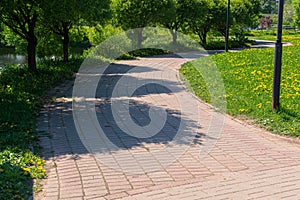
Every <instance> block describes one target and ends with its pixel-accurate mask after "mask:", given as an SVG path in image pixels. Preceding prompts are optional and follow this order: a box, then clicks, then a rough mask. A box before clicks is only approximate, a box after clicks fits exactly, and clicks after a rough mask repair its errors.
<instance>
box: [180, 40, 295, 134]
mask: <svg viewBox="0 0 300 200" xmlns="http://www.w3.org/2000/svg"><path fill="white" fill-rule="evenodd" d="M288 37H291V38H289V40H290V41H292V42H293V44H294V46H291V47H284V49H283V66H282V81H281V109H280V110H279V111H278V112H273V111H272V109H271V106H272V81H273V67H274V66H273V65H274V49H272V48H269V49H249V50H244V51H242V52H231V53H224V54H218V55H213V56H211V57H210V58H200V59H198V60H196V61H193V62H191V63H187V64H185V65H183V67H182V68H181V70H180V72H181V74H183V75H184V76H185V78H186V79H187V80H188V82H189V84H190V86H191V87H192V88H193V90H194V92H195V93H196V95H197V96H199V97H200V98H201V99H203V100H204V101H206V102H210V94H209V93H208V91H207V87H206V83H205V82H204V79H203V78H202V76H201V74H199V72H198V71H197V70H196V69H195V68H194V67H193V65H196V66H197V65H203V64H204V63H205V62H207V60H209V59H212V60H213V61H214V62H215V64H216V66H217V68H218V70H219V71H220V73H221V74H222V78H223V81H224V85H225V90H226V94H225V97H226V100H227V113H229V114H230V115H233V116H240V115H243V116H246V117H247V118H248V119H253V121H254V123H256V124H259V125H261V126H262V127H265V128H266V129H268V130H270V131H272V132H274V133H278V134H285V135H291V136H300V68H299V66H300V58H299V55H300V42H299V39H298V37H293V36H288Z"/></svg>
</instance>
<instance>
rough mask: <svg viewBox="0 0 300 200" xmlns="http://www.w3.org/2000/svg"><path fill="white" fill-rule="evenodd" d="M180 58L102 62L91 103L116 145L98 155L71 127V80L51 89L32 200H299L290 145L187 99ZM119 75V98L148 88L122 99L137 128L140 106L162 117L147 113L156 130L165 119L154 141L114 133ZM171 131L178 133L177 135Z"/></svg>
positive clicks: (299, 149)
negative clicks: (105, 65) (41, 168)
mask: <svg viewBox="0 0 300 200" xmlns="http://www.w3.org/2000/svg"><path fill="white" fill-rule="evenodd" d="M185 56H187V55H185ZM189 56H190V58H195V57H197V56H191V55H189ZM184 62H186V59H182V58H179V57H176V56H173V55H165V56H157V57H152V58H141V59H137V60H130V61H120V62H117V63H114V64H112V65H111V66H110V68H109V70H108V71H107V74H106V76H104V78H103V79H101V80H100V82H99V87H98V88H97V92H96V98H95V99H93V101H95V108H96V109H95V110H96V115H97V119H98V120H99V123H100V125H101V128H102V129H103V130H104V132H105V133H106V135H105V137H107V138H109V141H111V142H112V143H113V144H114V145H115V146H116V148H115V149H112V148H107V147H106V146H105V145H106V144H105V143H102V144H101V141H99V146H100V147H99V149H101V150H99V151H96V152H94V153H92V152H91V151H88V150H87V149H89V146H88V144H86V142H88V140H87V141H83V140H82V138H81V136H80V135H78V134H77V131H76V128H75V124H74V118H73V114H72V86H73V81H69V82H66V83H65V84H63V85H61V86H59V87H58V88H55V89H54V90H53V91H52V93H53V94H54V93H55V94H56V96H57V97H58V98H57V99H56V101H54V102H52V103H49V104H48V105H45V107H44V109H43V110H42V111H41V117H40V118H39V121H38V131H39V132H40V135H41V146H42V147H43V152H42V153H43V155H44V156H45V158H46V160H47V163H46V166H47V171H48V178H47V179H45V180H44V181H43V191H42V192H41V193H40V194H38V196H36V197H35V199H45V200H52V199H53V200H54V199H55V200H56V199H75V200H76V199H81V200H82V199H241V198H242V199H259V198H261V199H300V197H299V194H300V184H299V183H300V159H299V158H300V145H299V143H297V142H294V141H292V140H289V139H285V138H282V137H279V136H274V135H272V134H270V133H268V132H265V131H263V130H261V129H259V128H256V127H253V126H249V125H246V124H243V123H242V122H240V121H238V120H235V119H232V118H231V117H229V116H227V115H221V114H220V113H217V112H216V111H215V110H214V109H212V107H211V106H209V105H207V104H205V103H203V102H201V101H200V100H198V99H197V98H195V97H194V96H193V95H192V94H191V93H189V92H188V90H187V89H186V88H185V86H184V84H183V83H182V82H181V81H180V79H179V74H178V69H179V67H180V66H181V64H183V63H184ZM120 77H127V79H125V83H126V81H127V82H128V84H127V85H126V84H123V85H121V86H118V87H120V91H119V92H120V93H121V92H122V91H123V90H126V89H127V88H128V87H129V86H132V83H135V82H136V83H138V82H139V81H142V82H143V83H144V84H147V83H149V84H148V85H147V86H145V87H140V88H139V89H138V91H137V92H136V93H135V94H134V97H133V98H131V101H130V109H129V110H130V115H131V117H132V118H133V120H134V121H135V122H136V124H139V125H140V126H141V127H145V129H146V125H147V124H148V123H149V122H150V121H149V114H148V113H149V107H155V108H156V109H157V110H166V118H164V117H163V116H160V115H156V116H155V119H158V121H157V122H156V123H158V124H159V121H160V120H166V123H165V126H164V128H163V130H162V131H161V132H160V134H157V136H153V137H150V136H149V138H145V137H144V138H142V137H141V138H137V137H129V136H128V135H126V134H124V131H122V130H121V129H120V128H118V127H117V126H118V121H117V120H116V119H114V118H113V117H114V116H113V115H112V114H111V102H112V100H113V98H114V97H112V95H111V94H112V91H113V89H114V87H115V86H116V83H117V82H118V81H120V80H121V79H120ZM159 83H161V85H164V86H165V87H161V86H160V85H159ZM136 86H138V84H136ZM119 98H121V97H119ZM115 101H119V99H118V98H115ZM183 102H184V103H183ZM120 119H121V118H120ZM181 125H182V126H181ZM180 128H182V133H183V134H177V132H178V130H180ZM216 133H218V134H216ZM147 134H150V133H148V132H147ZM102 147H103V148H102ZM203 153H204V154H203ZM202 154H203V156H201V155H202Z"/></svg>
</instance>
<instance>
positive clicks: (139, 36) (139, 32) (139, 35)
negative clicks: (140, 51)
mask: <svg viewBox="0 0 300 200" xmlns="http://www.w3.org/2000/svg"><path fill="white" fill-rule="evenodd" d="M136 33H137V47H138V48H142V42H143V41H144V38H143V28H139V29H137V31H136Z"/></svg>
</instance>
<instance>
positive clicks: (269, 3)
mask: <svg viewBox="0 0 300 200" xmlns="http://www.w3.org/2000/svg"><path fill="white" fill-rule="evenodd" d="M260 3H261V11H262V13H264V14H275V13H277V10H278V9H277V4H276V1H275V0H260Z"/></svg>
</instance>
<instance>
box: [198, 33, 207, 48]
mask: <svg viewBox="0 0 300 200" xmlns="http://www.w3.org/2000/svg"><path fill="white" fill-rule="evenodd" d="M198 36H199V38H200V41H201V44H202V45H203V46H206V45H207V32H206V31H203V32H201V33H198Z"/></svg>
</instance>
